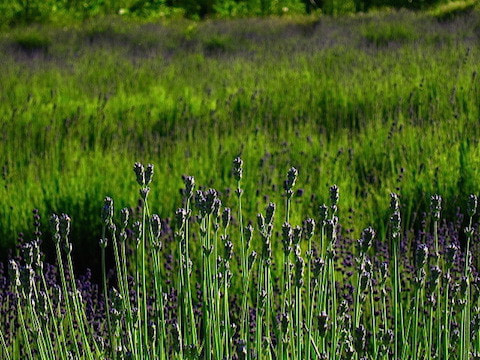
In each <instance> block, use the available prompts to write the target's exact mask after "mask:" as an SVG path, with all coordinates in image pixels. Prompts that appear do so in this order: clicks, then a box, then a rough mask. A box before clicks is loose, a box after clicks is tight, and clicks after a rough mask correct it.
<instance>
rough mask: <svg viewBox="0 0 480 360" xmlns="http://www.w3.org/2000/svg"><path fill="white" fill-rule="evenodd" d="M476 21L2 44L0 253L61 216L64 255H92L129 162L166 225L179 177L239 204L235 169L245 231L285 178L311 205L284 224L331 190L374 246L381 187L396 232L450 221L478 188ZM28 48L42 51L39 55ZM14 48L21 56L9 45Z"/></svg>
mask: <svg viewBox="0 0 480 360" xmlns="http://www.w3.org/2000/svg"><path fill="white" fill-rule="evenodd" d="M103 21H108V20H103ZM479 23H480V19H479V16H478V14H477V13H476V12H473V13H471V14H470V15H468V17H466V18H462V19H458V20H455V19H454V20H453V22H450V23H448V24H444V23H439V22H438V21H437V20H436V19H435V18H433V17H430V16H428V15H425V14H414V13H408V12H399V13H391V14H388V15H382V14H376V15H362V16H357V17H340V18H328V17H322V18H320V19H314V18H313V17H299V18H291V19H279V18H272V19H244V20H233V21H208V22H203V23H192V22H188V21H183V20H182V21H175V22H170V23H165V24H146V25H136V24H134V23H131V22H121V21H119V20H112V21H110V22H108V23H102V20H100V23H95V22H93V23H92V22H86V23H85V24H83V25H81V26H76V27H71V28H68V27H67V28H57V27H53V26H35V27H31V28H17V29H14V30H11V31H6V32H3V33H2V34H1V36H0V48H1V50H2V51H1V55H0V61H1V63H2V71H1V73H0V88H1V89H2V92H1V94H0V126H1V129H2V131H1V135H0V136H1V141H2V146H1V147H0V158H1V159H2V164H1V166H2V168H1V170H2V177H1V180H0V185H1V186H0V197H1V198H2V203H1V204H0V236H1V239H2V240H1V245H2V246H3V247H9V246H11V245H12V244H13V243H14V241H15V239H16V237H17V234H18V232H20V231H23V232H25V233H29V232H31V225H30V224H29V223H30V221H29V214H30V212H31V210H32V209H33V208H34V207H36V208H39V209H40V213H41V214H43V216H44V218H47V216H48V214H50V213H52V212H54V211H56V212H66V213H69V214H70V215H71V216H72V218H73V219H74V223H73V224H72V236H73V241H74V243H76V244H77V245H78V244H80V243H81V244H85V245H89V244H96V243H97V241H98V239H97V237H96V234H97V233H98V229H99V228H100V226H101V225H100V222H99V220H98V209H99V208H100V207H101V202H102V199H103V198H104V196H105V195H110V196H112V197H114V198H115V199H116V203H117V204H118V207H122V206H132V205H134V204H135V203H136V202H137V197H138V196H137V195H136V193H135V192H134V191H132V189H135V185H134V182H133V179H130V177H127V178H125V176H124V174H125V173H128V172H129V171H130V170H131V164H132V163H133V162H134V161H137V160H141V161H145V162H152V163H155V164H156V166H157V173H156V174H157V175H156V185H155V186H156V189H155V190H156V191H154V192H153V193H152V199H151V200H152V204H154V206H155V208H154V209H152V210H153V211H154V212H158V213H159V215H160V216H162V217H167V216H170V214H172V213H173V211H174V209H175V207H176V206H177V204H178V203H179V200H180V194H179V189H180V187H181V182H182V180H181V175H182V174H191V175H194V176H195V177H196V179H197V183H198V184H202V185H205V186H213V187H215V188H217V189H219V190H220V191H221V193H222V198H223V199H226V200H227V199H228V198H229V197H232V196H234V194H233V188H234V186H235V184H233V183H232V181H231V179H230V176H229V175H230V167H231V161H232V158H234V157H235V156H237V155H241V156H242V158H243V159H244V161H245V162H246V163H248V164H250V166H249V167H248V168H247V169H246V171H245V178H244V189H245V193H246V194H248V196H246V197H245V199H248V200H246V202H245V203H244V204H243V206H244V210H245V212H246V220H245V221H248V220H254V216H255V213H256V212H257V211H259V210H260V209H263V208H264V207H265V204H266V203H267V202H268V201H269V200H273V201H276V202H277V203H280V202H281V201H282V199H281V197H280V196H279V195H273V196H271V197H269V196H268V195H267V194H269V193H274V194H278V192H276V191H271V190H272V189H275V188H277V189H278V188H281V186H282V182H283V178H284V174H285V172H286V170H287V169H288V168H290V166H295V167H297V168H298V170H299V173H300V175H301V176H300V181H299V183H298V185H297V186H298V188H302V189H304V190H305V193H306V194H313V197H310V196H306V195H304V196H294V198H293V201H294V202H295V203H296V205H295V206H296V207H297V209H301V210H299V211H298V212H296V215H294V216H298V219H293V220H292V221H294V222H298V221H299V220H300V218H303V217H304V216H307V215H310V216H311V215H313V214H311V212H312V209H315V208H316V206H317V205H318V204H320V203H322V202H324V201H325V193H326V189H327V188H328V186H329V185H331V184H332V183H337V184H338V185H339V187H340V189H341V191H342V195H344V196H342V200H341V201H342V204H341V209H343V211H344V212H345V213H344V214H343V215H346V211H347V210H348V209H349V210H351V213H354V214H355V216H354V217H353V218H352V220H349V221H347V224H344V225H345V226H346V227H347V228H349V227H354V228H355V229H356V230H358V229H361V228H363V227H365V226H366V225H369V224H372V225H374V226H375V227H376V228H377V229H378V231H379V232H380V233H384V225H383V224H384V223H385V220H386V219H387V218H388V201H385V199H386V198H388V194H389V193H390V192H391V191H397V192H398V193H399V194H400V196H401V198H402V204H403V205H404V206H405V211H404V219H405V222H406V226H410V225H412V224H414V223H415V221H418V217H416V216H415V213H416V212H419V211H423V210H425V209H427V208H428V203H427V202H426V201H425V199H428V195H431V194H433V193H441V194H442V195H443V196H444V198H445V207H446V208H445V211H446V213H447V214H450V215H452V214H454V212H455V209H456V207H457V206H459V205H464V203H463V200H462V199H465V198H466V194H468V193H477V192H478V190H479V185H480V176H479V175H480V174H479V169H480V167H479V159H480V157H479V155H480V154H479V151H480V150H479V147H478V140H477V139H478V135H479V133H480V126H479V125H478V118H479V115H480V114H479V104H480V87H479V83H478V76H477V71H478V66H479V60H478V59H480V57H479V51H478V47H476V46H475V44H478V40H479V34H478V32H477V33H474V34H473V35H472V32H471V29H472V28H474V26H477V27H478V24H479ZM32 34H42V36H41V37H40V38H41V39H50V40H49V42H48V52H45V51H43V50H38V47H39V45H38V44H44V40H42V41H39V40H38V39H36V38H35V36H33V35H32ZM368 34H370V35H368ZM369 37H371V39H372V40H370V39H369ZM22 38H23V39H30V40H27V41H25V40H23V42H24V43H27V44H34V45H31V46H30V48H29V50H28V51H26V50H24V49H22V48H18V46H13V45H15V44H18V41H19V39H22ZM366 38H367V41H366ZM32 39H33V40H32ZM372 42H373V43H374V44H376V45H384V44H385V43H387V45H388V48H386V47H385V46H371V45H372ZM40 48H42V47H41V46H40ZM303 175H304V176H303ZM227 189H230V192H228V191H227ZM264 195H265V197H264ZM344 218H346V216H344ZM75 248H77V249H78V246H75ZM82 252H83V253H85V259H88V258H89V255H91V254H94V253H96V247H95V246H93V245H92V246H85V247H83V250H82Z"/></svg>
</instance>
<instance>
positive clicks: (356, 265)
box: [0, 158, 480, 360]
mask: <svg viewBox="0 0 480 360" xmlns="http://www.w3.org/2000/svg"><path fill="white" fill-rule="evenodd" d="M134 173H135V176H136V180H137V183H138V186H139V195H140V198H141V207H140V209H139V210H140V211H139V212H138V213H137V214H135V213H132V212H131V211H129V210H128V209H122V210H121V211H120V213H119V216H118V219H117V217H116V216H115V211H114V202H113V200H112V199H111V198H110V197H106V198H105V201H104V206H103V208H102V211H101V220H102V224H103V226H102V231H101V238H100V240H99V247H100V253H101V263H102V266H101V273H102V283H101V284H100V285H96V284H94V282H92V278H91V273H90V272H89V271H87V273H86V274H84V275H82V276H79V277H76V276H77V275H78V274H76V273H75V271H74V266H73V261H72V256H71V252H72V244H71V242H70V240H69V234H70V229H71V219H70V217H69V216H68V215H66V214H61V215H56V214H54V215H52V217H51V227H52V231H53V234H54V235H53V243H54V247H55V253H56V257H57V259H56V265H55V266H53V265H49V264H47V263H45V262H44V261H43V255H42V252H41V238H42V233H41V230H40V216H39V214H38V212H34V225H35V234H34V239H33V240H32V241H29V242H28V241H22V242H21V243H20V244H19V250H20V251H19V255H18V256H13V257H12V258H11V259H10V261H9V264H8V275H7V274H6V273H5V269H4V267H3V266H2V267H0V296H1V300H2V301H1V316H2V322H1V324H2V325H1V327H0V342H1V345H0V355H1V356H2V358H3V359H8V360H10V359H30V360H33V359H45V360H46V359H52V357H53V358H56V359H100V358H101V359H352V358H353V359H415V360H416V359H478V358H480V336H479V335H480V334H479V331H480V314H479V307H480V278H479V276H478V272H477V268H476V266H475V261H474V256H473V254H475V253H477V249H476V247H477V244H476V239H477V235H476V233H477V227H478V226H477V225H476V224H475V223H474V219H475V216H476V213H477V197H476V196H475V195H471V196H470V197H469V198H468V202H467V208H466V209H465V213H466V217H464V216H463V215H461V212H460V211H459V212H458V215H457V217H456V219H455V221H454V222H447V221H445V220H442V216H441V211H442V198H441V197H440V196H438V195H434V196H432V197H431V210H430V213H428V214H423V218H424V221H423V223H422V229H421V230H417V231H413V230H408V231H407V230H405V229H403V227H402V215H401V208H402V207H401V204H400V202H401V199H400V197H399V196H398V195H397V194H391V198H390V208H391V217H390V221H389V223H388V225H387V228H388V231H387V236H386V238H384V239H380V238H378V237H377V236H376V231H375V230H374V229H373V228H371V227H369V228H366V229H365V230H363V232H362V233H361V236H360V238H359V239H358V240H357V239H353V238H351V236H350V235H349V234H350V231H349V229H344V228H342V226H341V225H340V221H339V216H340V214H341V200H340V196H339V193H340V192H339V188H338V187H337V186H336V185H333V186H331V188H330V203H329V204H324V205H322V206H320V207H319V208H318V209H315V217H314V218H307V219H305V220H304V221H303V222H302V223H301V224H291V223H290V215H291V214H292V213H293V212H294V211H295V208H294V206H293V204H292V202H291V199H292V195H293V194H294V191H295V187H296V183H297V179H298V176H299V174H298V171H297V170H296V169H295V168H291V169H290V170H288V173H287V176H286V180H285V182H284V188H283V193H284V199H285V203H284V204H282V206H281V205H280V204H274V203H270V204H268V206H267V207H266V209H265V212H264V213H260V214H258V216H257V218H256V219H255V221H254V220H253V219H244V218H243V212H242V198H243V196H244V192H243V189H242V178H243V161H242V160H241V159H240V158H236V159H235V160H234V162H233V176H232V178H233V181H234V182H235V188H236V190H235V193H236V202H235V203H234V204H232V206H233V207H232V208H229V207H225V206H224V205H223V204H222V201H221V194H219V193H218V192H217V191H216V190H214V189H204V188H201V187H200V188H199V189H198V190H195V188H196V184H195V180H194V178H193V177H191V176H185V177H184V184H185V188H184V190H183V196H184V201H183V204H182V207H181V208H179V209H178V210H177V211H176V212H175V215H174V217H173V219H172V221H171V222H170V223H166V222H165V221H162V220H161V219H160V218H159V216H157V215H155V214H152V213H151V211H150V207H149V201H148V196H149V193H150V187H149V186H150V184H151V182H152V179H153V175H154V167H153V165H148V166H146V167H144V166H143V165H142V164H140V163H136V164H135V166H134ZM248 195H249V194H245V196H248ZM465 223H466V224H467V225H466V227H465V226H464V225H465ZM49 241H51V240H49ZM277 250H278V251H277ZM107 252H111V253H112V254H113V258H114V268H113V269H111V270H110V271H107V270H108V269H107V265H106V255H107Z"/></svg>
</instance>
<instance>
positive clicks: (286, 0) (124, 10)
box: [0, 0, 477, 27]
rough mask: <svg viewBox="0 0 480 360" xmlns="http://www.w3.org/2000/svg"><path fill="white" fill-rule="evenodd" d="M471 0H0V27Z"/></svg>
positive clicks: (462, 7)
mask: <svg viewBox="0 0 480 360" xmlns="http://www.w3.org/2000/svg"><path fill="white" fill-rule="evenodd" d="M476 3H477V0H414V1H412V0H82V1H79V0H0V27H2V26H11V25H17V24H26V23H27V24H28V23H34V22H41V23H51V22H54V23H63V24H69V23H71V22H72V21H78V20H86V19H91V18H98V17H103V16H111V15H118V16H121V17H126V18H134V19H136V20H137V21H138V20H140V21H143V20H147V21H149V20H153V19H161V18H178V17H188V18H190V19H200V18H212V17H213V18H232V17H234V18H237V17H246V16H265V15H289V14H296V15H298V14H306V13H307V14H311V13H312V12H317V13H322V14H328V15H339V14H349V13H355V12H365V11H370V10H372V9H378V8H386V7H391V8H397V9H398V8H406V9H425V8H431V7H435V6H439V7H441V8H443V7H445V8H448V12H449V13H450V12H452V11H453V12H458V11H460V12H462V11H468V10H469V9H471V8H473V7H474V6H475V4H476ZM441 11H443V10H441Z"/></svg>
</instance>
